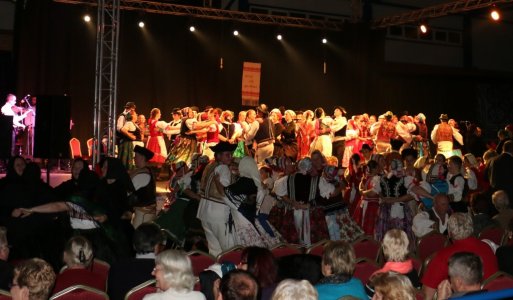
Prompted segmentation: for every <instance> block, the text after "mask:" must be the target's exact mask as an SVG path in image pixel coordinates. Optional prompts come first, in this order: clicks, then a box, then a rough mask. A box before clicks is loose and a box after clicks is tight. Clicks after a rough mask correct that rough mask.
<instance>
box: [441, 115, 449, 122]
mask: <svg viewBox="0 0 513 300" xmlns="http://www.w3.org/2000/svg"><path fill="white" fill-rule="evenodd" d="M440 120H442V121H447V120H449V117H448V116H447V114H441V115H440Z"/></svg>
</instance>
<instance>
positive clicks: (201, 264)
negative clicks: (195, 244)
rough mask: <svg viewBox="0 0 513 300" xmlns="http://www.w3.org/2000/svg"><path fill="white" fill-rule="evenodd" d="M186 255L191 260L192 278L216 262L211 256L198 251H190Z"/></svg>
mask: <svg viewBox="0 0 513 300" xmlns="http://www.w3.org/2000/svg"><path fill="white" fill-rule="evenodd" d="M187 255H188V256H189V258H190V259H191V263H192V271H193V273H194V276H199V273H201V272H203V271H204V270H205V269H206V268H208V267H209V266H211V265H213V264H214V263H215V262H216V259H215V258H214V257H213V256H212V255H210V254H208V253H205V252H203V251H199V250H195V251H191V252H189V253H187Z"/></svg>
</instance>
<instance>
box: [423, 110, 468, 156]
mask: <svg viewBox="0 0 513 300" xmlns="http://www.w3.org/2000/svg"><path fill="white" fill-rule="evenodd" d="M448 121H449V117H448V116H447V114H441V115H440V124H437V125H435V128H433V131H431V140H432V141H433V143H435V144H436V145H437V153H441V154H443V155H444V156H445V157H451V156H453V155H455V153H453V141H454V140H456V141H457V142H458V143H460V144H461V145H463V136H462V135H461V133H459V132H458V130H457V129H456V128H454V127H452V126H451V125H449V123H448ZM460 155H461V153H460Z"/></svg>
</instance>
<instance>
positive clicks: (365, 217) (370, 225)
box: [353, 199, 379, 236]
mask: <svg viewBox="0 0 513 300" xmlns="http://www.w3.org/2000/svg"><path fill="white" fill-rule="evenodd" d="M364 201H366V202H367V209H366V210H365V214H364V211H363V202H364ZM378 211H379V203H378V202H377V201H367V200H364V199H361V200H360V201H359V203H358V205H357V206H356V209H355V211H354V214H353V218H354V220H355V222H356V223H357V224H358V225H360V226H361V227H362V228H363V231H364V232H365V234H366V235H370V236H374V228H375V227H376V221H377V219H378Z"/></svg>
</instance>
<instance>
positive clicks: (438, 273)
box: [422, 213, 498, 300]
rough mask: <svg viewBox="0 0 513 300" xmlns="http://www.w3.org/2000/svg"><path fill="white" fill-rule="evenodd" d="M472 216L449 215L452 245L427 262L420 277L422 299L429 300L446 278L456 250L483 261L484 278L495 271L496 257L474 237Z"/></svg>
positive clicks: (484, 244)
mask: <svg viewBox="0 0 513 300" xmlns="http://www.w3.org/2000/svg"><path fill="white" fill-rule="evenodd" d="M473 228H474V227H473V225H472V218H471V217H470V216H469V215H468V214H466V213H454V214H452V215H451V216H450V217H449V223H448V230H449V237H450V238H451V239H452V242H453V243H452V245H450V246H448V247H446V248H444V249H442V250H440V251H438V253H437V254H436V255H435V256H434V257H433V259H432V260H431V262H430V263H429V265H428V267H427V269H426V272H425V273H424V276H423V277H422V284H423V292H424V299H425V300H431V299H433V295H434V294H435V291H436V288H437V287H438V285H439V284H440V282H442V281H443V280H445V279H447V278H448V276H449V275H448V269H447V266H448V261H449V258H450V257H451V256H452V255H453V254H454V253H457V252H462V251H466V252H471V253H474V254H476V255H478V256H479V257H481V259H482V261H483V269H484V279H486V278H488V277H490V276H491V275H492V274H494V273H495V272H497V270H498V267H497V259H496V257H495V254H494V253H493V251H492V249H491V248H490V246H488V244H486V243H485V242H482V241H480V240H478V239H477V238H475V237H474V236H473V235H472V234H473Z"/></svg>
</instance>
